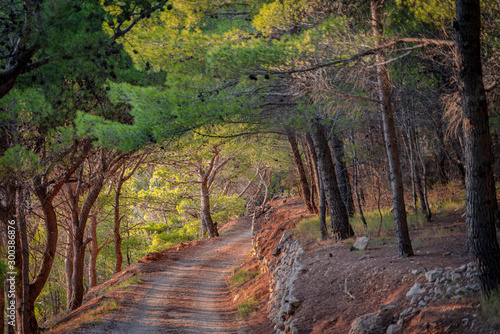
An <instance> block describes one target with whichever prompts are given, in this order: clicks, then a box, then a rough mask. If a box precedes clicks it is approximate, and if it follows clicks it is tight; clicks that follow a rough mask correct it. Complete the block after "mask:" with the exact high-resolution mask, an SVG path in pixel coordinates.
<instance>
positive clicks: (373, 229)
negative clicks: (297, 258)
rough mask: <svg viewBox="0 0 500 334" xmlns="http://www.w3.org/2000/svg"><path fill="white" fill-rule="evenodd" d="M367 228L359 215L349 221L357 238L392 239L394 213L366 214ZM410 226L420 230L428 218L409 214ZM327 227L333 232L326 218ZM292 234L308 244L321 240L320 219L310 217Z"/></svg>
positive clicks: (374, 211) (388, 211)
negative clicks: (365, 236)
mask: <svg viewBox="0 0 500 334" xmlns="http://www.w3.org/2000/svg"><path fill="white" fill-rule="evenodd" d="M364 217H365V221H366V227H365V225H364V223H363V221H362V219H361V216H360V215H359V214H356V215H355V216H354V217H352V218H350V219H349V223H350V224H351V226H352V228H353V229H354V232H355V234H356V236H364V235H367V236H370V237H372V238H373V237H376V238H383V239H387V238H392V237H394V236H395V232H394V213H393V212H391V210H390V209H382V210H381V211H380V212H379V211H378V210H373V211H369V212H366V213H364ZM407 220H408V225H409V227H410V228H413V229H416V228H420V227H422V226H423V225H424V223H425V222H426V218H425V216H424V215H423V214H421V213H418V212H417V213H415V212H408V213H407ZM326 225H327V229H328V231H329V233H330V232H331V231H330V230H331V227H330V225H331V224H330V217H327V218H326ZM292 234H293V235H294V236H295V237H297V238H300V239H301V240H304V241H305V242H306V243H307V242H310V241H319V240H321V230H320V227H319V217H317V216H315V217H309V218H305V219H303V220H301V221H300V222H298V223H297V225H296V226H295V228H294V229H293V231H292Z"/></svg>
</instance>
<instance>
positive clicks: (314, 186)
mask: <svg viewBox="0 0 500 334" xmlns="http://www.w3.org/2000/svg"><path fill="white" fill-rule="evenodd" d="M307 136H308V135H307ZM309 139H310V138H309ZM311 140H312V139H311ZM301 144H302V151H303V152H304V157H305V160H306V165H307V170H308V171H309V179H310V180H311V199H310V201H311V203H312V205H313V207H314V210H315V211H314V213H318V212H319V211H318V204H317V203H316V198H317V196H318V194H319V191H318V177H317V173H318V168H317V165H316V164H315V162H314V158H313V157H312V151H311V149H310V148H309V145H308V144H307V139H306V141H301ZM312 149H313V150H314V145H313V146H312Z"/></svg>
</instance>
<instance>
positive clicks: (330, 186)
mask: <svg viewBox="0 0 500 334" xmlns="http://www.w3.org/2000/svg"><path fill="white" fill-rule="evenodd" d="M313 123H314V124H313V125H314V131H311V137H312V140H313V142H314V148H315V150H316V155H317V156H318V167H319V171H320V172H319V174H320V176H321V180H322V181H323V186H324V189H325V195H326V200H327V201H328V209H329V211H330V219H331V224H332V234H333V236H334V238H335V239H338V240H343V239H347V238H349V237H351V236H353V235H354V231H353V230H352V227H351V225H350V224H349V217H348V215H347V210H346V208H345V205H344V202H343V201H342V197H341V196H340V190H339V186H338V184H337V177H336V173H335V166H334V165H333V160H332V156H331V154H330V148H329V146H328V142H327V141H326V137H325V130H324V127H323V125H322V124H321V119H320V118H319V117H315V118H314V120H313Z"/></svg>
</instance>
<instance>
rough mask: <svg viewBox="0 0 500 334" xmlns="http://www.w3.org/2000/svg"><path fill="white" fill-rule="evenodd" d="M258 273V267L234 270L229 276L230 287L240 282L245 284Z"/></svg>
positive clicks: (238, 284)
mask: <svg viewBox="0 0 500 334" xmlns="http://www.w3.org/2000/svg"><path fill="white" fill-rule="evenodd" d="M259 274H260V269H259V267H256V268H254V269H250V270H248V269H243V270H240V271H238V272H236V273H235V274H234V275H233V276H231V279H230V283H231V287H233V288H236V287H238V286H240V285H242V284H245V283H246V282H249V281H251V280H253V279H254V278H255V277H257V276H258V275H259Z"/></svg>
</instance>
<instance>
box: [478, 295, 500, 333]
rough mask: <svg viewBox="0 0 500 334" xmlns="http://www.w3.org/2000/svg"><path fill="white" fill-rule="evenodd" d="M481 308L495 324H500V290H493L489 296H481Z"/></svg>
mask: <svg viewBox="0 0 500 334" xmlns="http://www.w3.org/2000/svg"><path fill="white" fill-rule="evenodd" d="M481 309H482V311H483V314H484V315H485V317H486V319H488V321H489V322H490V323H491V324H493V325H495V326H496V325H500V290H499V289H497V290H494V291H492V292H491V295H490V297H489V298H486V297H484V296H483V297H482V298H481Z"/></svg>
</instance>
